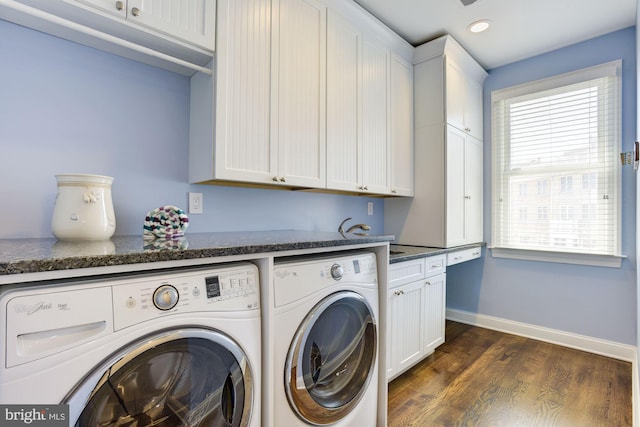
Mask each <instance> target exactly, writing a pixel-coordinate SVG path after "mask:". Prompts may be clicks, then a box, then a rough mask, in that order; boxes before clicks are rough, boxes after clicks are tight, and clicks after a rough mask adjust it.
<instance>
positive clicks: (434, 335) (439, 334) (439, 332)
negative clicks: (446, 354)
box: [423, 274, 446, 354]
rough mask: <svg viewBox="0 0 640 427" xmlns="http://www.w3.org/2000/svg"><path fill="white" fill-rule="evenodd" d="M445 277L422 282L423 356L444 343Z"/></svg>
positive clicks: (439, 275)
mask: <svg viewBox="0 0 640 427" xmlns="http://www.w3.org/2000/svg"><path fill="white" fill-rule="evenodd" d="M445 304H446V275H445V274H438V275H436V276H431V277H427V278H426V279H425V281H424V341H423V342H424V354H430V353H432V352H433V350H435V348H436V347H437V346H439V345H440V344H442V343H443V342H444V330H445Z"/></svg>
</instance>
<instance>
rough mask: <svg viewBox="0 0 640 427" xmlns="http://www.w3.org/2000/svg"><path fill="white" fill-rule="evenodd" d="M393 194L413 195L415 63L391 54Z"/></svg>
mask: <svg viewBox="0 0 640 427" xmlns="http://www.w3.org/2000/svg"><path fill="white" fill-rule="evenodd" d="M389 113H390V115H391V140H390V141H389V142H390V144H391V194H392V195H394V196H413V194H414V191H413V185H414V184H413V165H414V155H413V65H411V64H410V63H409V62H407V61H405V60H404V59H402V58H400V57H399V56H397V55H392V56H391V111H390V112H389Z"/></svg>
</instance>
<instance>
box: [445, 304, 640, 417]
mask: <svg viewBox="0 0 640 427" xmlns="http://www.w3.org/2000/svg"><path fill="white" fill-rule="evenodd" d="M447 319H450V320H454V321H456V322H460V323H466V324H468V325H474V326H480V327H482V328H487V329H493V330H496V331H500V332H506V333H508V334H513V335H519V336H523V337H527V338H532V339H536V340H539V341H545V342H549V343H553V344H558V345H562V346H565V347H570V348H575V349H577V350H582V351H587V352H589V353H595V354H599V355H602V356H607V357H612V358H614V359H618V360H624V361H625V362H631V363H632V364H633V367H634V368H633V369H634V370H635V373H634V374H633V379H634V380H635V379H636V378H638V375H637V363H636V362H637V351H636V347H634V346H632V345H627V344H620V343H617V342H613V341H607V340H602V339H599V338H593V337H589V336H586V335H578V334H572V333H569V332H564V331H560V330H557V329H549V328H543V327H540V326H536V325H531V324H527V323H521V322H514V321H512V320H507V319H502V318H499V317H493V316H487V315H484V314H477V313H471V312H468V311H463V310H455V309H449V308H447ZM636 382H637V381H635V382H634V383H636ZM633 395H634V396H635V397H636V398H637V397H640V396H639V395H638V393H636V390H635V388H634V390H633ZM634 400H635V399H634ZM636 419H637V417H634V420H636Z"/></svg>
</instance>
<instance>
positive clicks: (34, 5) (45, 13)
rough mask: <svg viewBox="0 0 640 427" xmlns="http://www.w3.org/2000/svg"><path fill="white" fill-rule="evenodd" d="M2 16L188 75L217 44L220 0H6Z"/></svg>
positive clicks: (0, 11)
mask: <svg viewBox="0 0 640 427" xmlns="http://www.w3.org/2000/svg"><path fill="white" fill-rule="evenodd" d="M0 16H2V17H3V19H5V18H6V19H8V20H10V21H12V22H15V23H17V24H20V25H23V26H26V27H29V28H33V29H36V30H38V31H42V32H45V33H49V34H52V35H55V36H57V37H61V38H64V39H67V40H71V41H74V42H77V43H80V44H84V45H87V46H91V47H94V48H97V49H101V50H104V51H107V52H110V53H113V54H116V55H120V56H123V57H126V58H130V59H134V60H137V61H140V62H144V63H146V64H150V65H153V66H157V67H161V68H165V69H167V70H170V71H175V72H179V73H182V74H186V75H193V74H194V73H195V72H196V71H201V70H202V67H203V66H204V65H206V64H207V63H208V62H209V61H211V59H212V57H213V51H214V49H215V34H216V29H215V26H216V0H189V1H175V0H47V1H42V0H6V1H3V2H2V4H0Z"/></svg>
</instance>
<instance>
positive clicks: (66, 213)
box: [51, 174, 116, 241]
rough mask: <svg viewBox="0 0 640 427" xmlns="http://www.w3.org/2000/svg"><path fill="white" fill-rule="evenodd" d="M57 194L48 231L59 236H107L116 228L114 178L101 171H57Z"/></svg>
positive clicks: (84, 238)
mask: <svg viewBox="0 0 640 427" xmlns="http://www.w3.org/2000/svg"><path fill="white" fill-rule="evenodd" d="M56 180H57V181H58V195H57V196H56V201H55V204H54V206H53V217H52V219H51V232H52V233H53V235H54V236H56V238H57V239H59V240H67V241H87V240H89V241H91V240H94V241H95V240H107V239H109V238H110V237H111V236H113V233H115V231H116V217H115V214H114V211H113V201H112V200H111V183H112V182H113V178H112V177H110V176H103V175H88V174H62V175H56Z"/></svg>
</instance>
